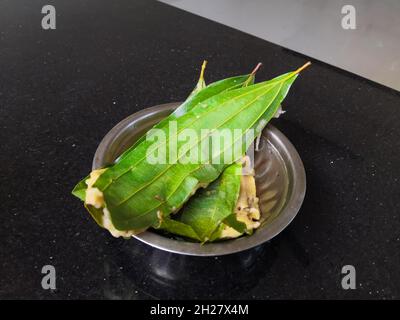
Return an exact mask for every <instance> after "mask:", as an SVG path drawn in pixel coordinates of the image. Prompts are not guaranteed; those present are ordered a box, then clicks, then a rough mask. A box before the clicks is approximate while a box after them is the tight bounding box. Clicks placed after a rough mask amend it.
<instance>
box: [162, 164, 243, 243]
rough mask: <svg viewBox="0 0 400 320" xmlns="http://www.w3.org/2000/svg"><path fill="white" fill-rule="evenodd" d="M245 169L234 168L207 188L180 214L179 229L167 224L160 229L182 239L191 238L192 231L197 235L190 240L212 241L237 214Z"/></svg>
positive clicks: (237, 165)
mask: <svg viewBox="0 0 400 320" xmlns="http://www.w3.org/2000/svg"><path fill="white" fill-rule="evenodd" d="M241 168H242V165H241V164H237V163H234V164H232V165H230V166H229V167H227V168H226V169H225V170H224V172H223V173H222V174H221V176H220V177H219V178H218V179H217V180H215V181H214V182H213V183H211V184H210V185H209V186H208V187H207V188H206V189H202V190H200V191H198V192H197V193H196V195H194V196H193V197H192V198H191V199H190V201H189V202H188V203H187V204H186V205H185V206H184V207H183V209H182V210H181V213H180V214H179V215H178V217H177V221H176V222H179V223H180V225H179V226H180V227H179V228H174V229H172V228H171V225H167V224H162V225H161V226H160V228H162V229H164V230H167V231H169V232H171V233H175V234H178V235H182V236H187V230H188V229H189V230H191V231H193V232H195V234H196V235H197V237H196V238H195V237H193V236H190V238H192V239H197V240H200V241H202V242H206V241H208V240H210V238H211V235H212V234H213V233H214V231H215V230H216V229H217V228H218V226H219V225H220V224H221V222H222V221H223V220H224V219H225V218H226V217H228V216H229V215H231V214H232V213H233V210H234V208H235V205H236V202H237V199H238V195H239V190H240V177H241V175H240V174H241ZM169 220H170V221H175V220H172V219H169ZM173 227H175V226H174V225H173Z"/></svg>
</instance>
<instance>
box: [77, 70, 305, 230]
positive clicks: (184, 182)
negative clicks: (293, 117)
mask: <svg viewBox="0 0 400 320" xmlns="http://www.w3.org/2000/svg"><path fill="white" fill-rule="evenodd" d="M299 71H300V70H297V71H294V72H291V73H288V74H285V75H283V76H280V77H277V78H275V79H273V80H271V81H267V82H262V83H259V84H255V85H250V86H247V87H244V88H238V89H233V90H229V91H223V92H221V93H218V94H216V95H213V96H211V97H210V98H208V99H206V100H204V101H202V102H200V103H198V104H196V105H195V106H194V107H193V108H192V109H190V110H189V111H188V112H187V113H185V114H184V115H182V116H181V117H179V118H177V119H176V122H175V125H176V126H175V127H174V128H172V127H171V126H170V125H169V126H163V127H162V128H159V129H160V130H161V132H162V133H163V134H165V136H166V137H168V140H156V141H155V142H152V141H148V140H147V139H146V140H144V141H142V142H141V143H139V144H138V145H137V146H136V147H135V148H134V149H132V150H130V151H129V152H128V153H126V154H125V156H124V157H123V158H122V159H120V161H119V162H117V163H116V164H114V165H112V166H110V167H109V168H107V169H106V170H104V172H101V174H100V175H99V176H98V177H97V179H95V181H94V183H93V184H92V185H91V186H90V189H96V190H97V191H98V192H97V191H96V192H93V191H92V190H90V192H88V190H87V191H86V198H85V203H86V206H87V207H96V209H98V208H97V207H100V208H99V209H101V208H102V209H103V217H101V215H99V216H98V217H97V219H96V220H100V219H102V224H103V226H104V227H106V228H107V229H109V230H110V231H112V233H113V234H114V235H123V236H129V235H131V234H134V233H137V232H140V231H142V230H144V229H146V228H148V227H151V226H153V227H157V226H158V225H159V223H160V221H162V220H163V219H164V218H167V217H168V216H169V215H170V214H171V213H174V212H176V211H178V210H179V208H180V207H182V205H183V204H184V203H185V202H186V201H187V200H188V199H189V198H190V196H192V195H193V194H194V193H195V192H196V190H197V189H198V188H200V187H205V186H207V185H208V184H209V183H211V182H212V181H214V180H215V179H217V178H218V176H219V175H220V174H221V172H222V171H223V170H224V169H225V168H226V167H227V166H228V165H229V164H231V163H233V162H235V161H237V160H238V159H240V157H242V155H243V154H244V152H245V151H246V150H247V148H248V147H249V146H250V144H251V143H252V141H253V140H254V137H255V136H256V135H257V134H259V133H260V132H261V131H262V129H263V128H264V127H265V125H266V124H267V123H268V121H269V120H270V119H271V118H272V117H273V116H274V114H275V113H276V111H277V110H278V108H279V105H280V103H281V101H282V100H283V99H284V97H285V96H286V94H287V92H288V90H289V88H290V86H291V84H292V83H293V82H294V80H295V79H296V77H297V74H298V72H299ZM203 90H205V89H203ZM188 128H190V129H191V130H192V131H194V132H195V133H196V136H195V138H194V139H192V140H190V143H189V148H186V149H184V151H181V150H182V147H184V146H187V144H185V140H184V139H181V138H182V137H181V133H182V132H183V131H184V130H185V129H188ZM204 129H207V130H209V132H215V131H217V130H222V131H223V130H228V131H233V130H236V129H238V130H240V131H241V132H242V133H241V134H240V136H239V138H240V139H237V140H234V141H231V142H230V143H229V144H228V145H224V147H223V148H220V149H219V150H217V152H216V153H211V155H210V157H209V158H208V159H207V160H206V161H204V162H203V161H201V162H198V163H190V162H189V163H186V162H182V161H180V160H182V159H183V158H184V156H185V155H186V153H187V151H188V150H192V149H195V148H198V147H199V146H200V145H201V142H202V141H203V140H205V139H208V138H209V137H210V135H211V133H210V134H208V135H206V136H205V137H204V136H202V130H204ZM251 130H253V131H254V134H253V135H247V133H248V132H250V131H251ZM153 138H154V137H153ZM238 141H239V143H240V146H241V148H235V144H236V143H237V142H238ZM160 148H163V150H164V153H165V155H166V160H167V161H166V162H165V163H163V162H161V163H150V162H149V161H148V155H149V154H151V152H150V153H149V151H153V150H157V149H160ZM174 148H175V149H176V150H178V152H177V154H176V155H175V156H173V155H171V154H173V153H171V150H173V149H174ZM229 152H231V153H232V157H231V161H230V162H229V163H227V162H222V163H220V162H214V161H213V160H214V159H216V158H217V157H221V158H224V159H225V157H224V156H225V155H226V154H228V153H229ZM93 180H94V179H93ZM88 194H94V195H96V197H97V198H98V199H100V200H99V204H100V205H96V203H97V202H96V201H94V199H88ZM105 222H106V223H105Z"/></svg>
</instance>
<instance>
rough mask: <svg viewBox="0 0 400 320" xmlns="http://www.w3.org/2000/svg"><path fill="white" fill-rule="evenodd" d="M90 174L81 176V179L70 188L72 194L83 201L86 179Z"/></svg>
mask: <svg viewBox="0 0 400 320" xmlns="http://www.w3.org/2000/svg"><path fill="white" fill-rule="evenodd" d="M89 177H90V175H88V176H86V177H85V178H83V179H82V180H81V181H79V182H78V184H77V185H76V186H75V188H74V189H73V190H72V194H73V195H74V196H75V197H77V198H79V199H81V200H82V201H85V198H86V189H87V184H86V180H87V179H89Z"/></svg>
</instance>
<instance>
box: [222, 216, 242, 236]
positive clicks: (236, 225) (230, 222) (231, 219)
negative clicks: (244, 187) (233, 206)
mask: <svg viewBox="0 0 400 320" xmlns="http://www.w3.org/2000/svg"><path fill="white" fill-rule="evenodd" d="M224 224H225V225H227V226H228V227H231V228H233V229H235V230H236V231H237V232H240V233H241V234H243V233H245V232H247V227H246V224H245V223H243V222H240V221H238V220H237V219H236V214H234V213H233V214H231V215H230V216H228V217H226V218H225V220H224Z"/></svg>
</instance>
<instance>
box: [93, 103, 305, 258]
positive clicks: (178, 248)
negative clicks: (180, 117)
mask: <svg viewBox="0 0 400 320" xmlns="http://www.w3.org/2000/svg"><path fill="white" fill-rule="evenodd" d="M178 105H179V103H167V104H162V105H158V106H155V107H151V108H147V109H145V110H142V111H140V112H137V113H135V114H133V115H131V116H129V117H127V118H125V119H124V120H122V121H121V122H120V123H118V124H117V125H116V126H115V127H114V128H112V129H111V131H109V132H108V133H107V135H106V136H105V137H104V138H103V140H102V141H101V143H100V145H99V146H98V148H97V150H96V154H95V156H94V159H93V166H92V167H93V169H97V168H101V167H104V166H106V165H108V164H111V163H113V162H114V161H115V160H116V159H117V158H118V156H119V155H120V154H121V153H122V152H123V151H124V150H126V149H127V148H128V147H129V146H130V145H132V144H133V143H134V142H135V141H136V140H137V139H138V138H139V137H141V136H142V135H143V134H145V132H146V131H147V130H149V129H150V128H151V127H152V126H153V125H155V124H156V123H158V122H159V121H160V120H162V119H163V118H165V117H166V116H168V115H169V114H170V113H171V112H172V111H173V110H174V109H175V108H176V107H177V106H178ZM254 166H255V172H256V185H257V195H258V197H259V198H260V209H261V213H262V217H261V220H262V224H261V226H260V227H259V228H258V229H257V230H256V231H255V232H254V234H253V235H251V236H243V237H241V238H238V239H233V240H226V241H220V242H216V243H207V244H205V245H200V244H199V243H193V242H189V241H183V240H177V239H172V238H168V237H165V236H163V235H160V234H158V233H156V232H152V231H146V232H143V233H141V234H138V235H136V236H135V238H136V239H138V240H140V241H142V242H144V243H146V244H149V245H151V246H153V247H155V248H158V249H161V250H166V251H169V252H174V253H179V254H186V255H194V256H218V255H224V254H230V253H235V252H239V251H243V250H247V249H250V248H253V247H255V246H258V245H260V244H262V243H264V242H266V241H268V240H270V239H272V238H273V237H275V236H276V235H277V234H278V233H280V232H281V231H282V230H283V229H285V228H286V226H287V225H288V224H289V223H290V222H291V221H292V220H293V218H294V217H295V216H296V214H297V212H298V211H299V209H300V206H301V204H302V202H303V199H304V195H305V191H306V176H305V171H304V166H303V163H302V161H301V159H300V156H299V154H298V153H297V151H296V149H295V148H294V146H293V145H292V144H291V143H290V141H289V140H288V139H287V138H286V137H285V136H284V135H283V134H282V132H280V131H279V130H278V129H276V128H275V127H273V126H272V125H268V126H267V128H266V129H265V130H264V131H263V134H262V137H261V140H260V144H259V151H258V152H256V153H255V160H254Z"/></svg>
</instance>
